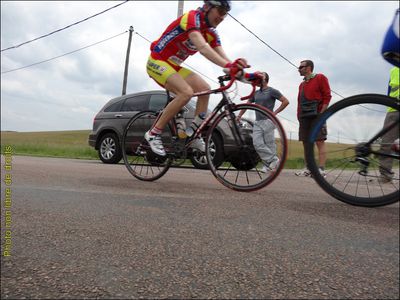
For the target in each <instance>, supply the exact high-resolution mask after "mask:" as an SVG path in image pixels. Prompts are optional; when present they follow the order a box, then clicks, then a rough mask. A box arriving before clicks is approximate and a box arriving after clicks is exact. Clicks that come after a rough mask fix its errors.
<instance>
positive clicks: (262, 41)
mask: <svg viewBox="0 0 400 300" xmlns="http://www.w3.org/2000/svg"><path fill="white" fill-rule="evenodd" d="M228 15H229V16H230V17H231V18H232V19H233V20H235V21H236V22H237V23H239V24H240V25H241V26H242V27H243V28H244V29H246V30H247V31H248V32H250V33H251V34H252V35H253V36H255V37H256V38H257V39H258V40H259V41H260V42H261V43H263V44H264V45H265V46H267V47H268V48H270V49H271V50H272V51H274V52H275V53H276V54H278V55H279V56H280V57H281V58H283V59H284V60H286V61H287V62H288V63H289V64H290V65H292V66H293V67H295V68H296V69H297V66H296V65H295V64H294V63H292V62H291V61H290V60H289V59H287V58H286V57H285V56H283V55H282V54H280V53H279V52H278V51H277V50H275V49H274V48H272V47H271V46H270V45H268V44H267V43H266V42H265V41H264V40H263V39H261V38H260V37H259V36H258V35H256V34H255V33H254V32H253V31H251V30H250V29H248V28H247V27H246V26H245V25H243V23H241V22H240V21H239V20H238V19H236V18H235V17H234V16H232V15H231V14H230V13H228ZM331 92H332V93H334V94H336V95H338V96H339V97H342V98H345V97H344V96H342V95H340V94H338V93H337V92H335V91H334V90H332V89H331Z"/></svg>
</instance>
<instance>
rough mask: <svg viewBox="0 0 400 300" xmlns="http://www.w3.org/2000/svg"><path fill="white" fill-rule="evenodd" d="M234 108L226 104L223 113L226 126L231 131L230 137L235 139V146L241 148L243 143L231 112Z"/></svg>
mask: <svg viewBox="0 0 400 300" xmlns="http://www.w3.org/2000/svg"><path fill="white" fill-rule="evenodd" d="M234 108H235V105H234V104H228V105H227V107H225V111H224V113H225V116H226V118H227V120H228V125H229V128H230V129H231V131H232V135H233V138H234V139H235V142H236V145H237V146H238V147H242V146H243V145H244V141H243V138H242V135H241V132H240V128H239V125H238V122H237V120H236V116H235V114H234V112H233V110H234Z"/></svg>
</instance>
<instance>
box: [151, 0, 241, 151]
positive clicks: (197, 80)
mask: <svg viewBox="0 0 400 300" xmlns="http://www.w3.org/2000/svg"><path fill="white" fill-rule="evenodd" d="M230 9H231V1H227V0H205V1H204V5H203V6H202V7H199V8H198V9H197V10H192V11H189V12H187V13H185V14H183V15H182V16H180V17H179V18H178V19H176V20H175V21H173V22H172V23H171V24H170V25H169V26H168V27H167V29H166V30H165V31H164V33H163V34H162V35H161V36H160V38H159V39H157V40H156V41H154V42H153V43H152V44H151V47H150V50H151V54H150V57H149V59H148V61H147V73H148V75H149V76H150V77H151V78H153V79H154V80H155V81H156V82H157V83H158V84H159V85H161V86H162V87H165V88H166V89H167V90H169V91H171V92H172V93H174V94H175V95H176V96H175V98H174V100H173V101H171V102H170V103H169V104H168V105H167V106H166V107H165V109H164V111H163V113H162V115H161V116H160V118H159V119H158V121H157V122H156V123H155V124H154V125H153V127H152V129H150V130H149V131H148V132H146V133H145V139H146V140H147V142H148V143H149V145H150V147H151V150H152V151H153V152H154V153H156V154H158V155H160V156H165V155H166V153H165V150H164V146H163V144H162V141H161V133H162V131H163V129H164V127H165V126H166V125H167V124H168V122H169V121H170V120H171V119H172V118H173V117H174V116H175V115H176V114H177V113H178V112H179V111H180V110H181V109H182V108H183V106H185V105H186V104H187V103H188V101H189V100H190V98H191V97H192V96H193V93H195V92H200V91H204V90H209V89H210V86H209V85H208V84H207V82H206V81H205V80H204V79H203V78H202V77H200V76H199V75H198V74H196V73H194V72H192V71H190V70H188V69H186V68H184V67H181V66H180V65H181V63H182V62H183V61H184V60H185V59H186V58H188V56H190V55H193V54H195V53H197V52H200V53H201V54H202V55H203V56H205V57H206V58H207V59H208V60H210V61H211V62H213V63H214V64H216V65H218V66H220V67H222V68H232V67H235V68H238V69H239V70H241V69H243V68H245V67H248V65H247V62H246V60H245V59H242V58H240V59H237V60H235V61H233V62H232V61H231V60H230V59H229V58H228V57H227V55H226V54H225V51H224V50H223V48H222V46H221V41H220V38H219V36H218V33H217V31H216V29H215V28H216V27H217V26H218V25H219V24H220V23H221V22H222V21H223V20H224V18H225V17H226V15H227V14H228V12H229V11H230ZM208 100H209V95H205V96H199V97H198V101H197V104H196V110H195V118H194V120H193V123H192V124H191V127H192V129H197V128H198V126H199V125H200V123H201V122H202V120H203V119H204V116H205V114H206V112H207V107H208ZM192 148H196V149H198V150H200V151H201V152H204V151H205V145H204V141H203V139H202V138H198V139H196V140H194V141H193V143H192Z"/></svg>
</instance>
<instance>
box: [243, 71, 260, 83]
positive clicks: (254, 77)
mask: <svg viewBox="0 0 400 300" xmlns="http://www.w3.org/2000/svg"><path fill="white" fill-rule="evenodd" d="M244 79H245V80H246V81H249V82H250V81H251V82H254V83H255V84H256V85H260V84H261V83H262V82H263V81H264V80H265V74H264V73H263V72H260V71H256V72H254V73H245V74H244Z"/></svg>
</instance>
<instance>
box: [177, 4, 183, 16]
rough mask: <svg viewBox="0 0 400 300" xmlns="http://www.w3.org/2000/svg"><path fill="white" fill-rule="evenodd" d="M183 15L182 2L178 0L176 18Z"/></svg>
mask: <svg viewBox="0 0 400 300" xmlns="http://www.w3.org/2000/svg"><path fill="white" fill-rule="evenodd" d="M182 14H183V0H178V18H179V17H180V16H182Z"/></svg>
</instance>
